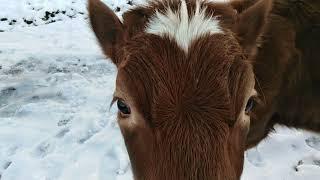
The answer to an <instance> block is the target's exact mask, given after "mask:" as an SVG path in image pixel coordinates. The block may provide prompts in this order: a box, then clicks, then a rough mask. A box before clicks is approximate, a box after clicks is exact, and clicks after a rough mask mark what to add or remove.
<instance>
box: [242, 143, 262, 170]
mask: <svg viewBox="0 0 320 180" xmlns="http://www.w3.org/2000/svg"><path fill="white" fill-rule="evenodd" d="M246 157H247V160H248V161H249V162H250V163H251V164H253V165H254V166H256V167H263V166H264V165H265V162H264V160H263V158H262V157H261V154H260V153H259V151H258V149H257V148H255V149H251V150H249V151H247V152H246Z"/></svg>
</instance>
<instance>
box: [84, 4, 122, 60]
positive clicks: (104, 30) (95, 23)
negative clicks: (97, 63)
mask: <svg viewBox="0 0 320 180" xmlns="http://www.w3.org/2000/svg"><path fill="white" fill-rule="evenodd" d="M88 10H89V18H90V23H91V26H92V30H93V31H94V33H95V35H96V37H97V39H98V42H99V44H100V46H101V48H102V50H103V52H104V53H105V55H106V56H108V57H109V58H111V60H112V61H113V63H114V64H118V63H119V62H117V57H116V49H117V47H118V46H119V45H120V44H121V43H122V42H123V39H124V28H123V25H122V23H121V21H120V20H119V18H118V17H117V15H116V14H115V13H114V12H113V11H112V10H111V9H110V8H109V7H108V6H106V5H105V4H104V3H103V2H101V1H100V0H89V2H88Z"/></svg>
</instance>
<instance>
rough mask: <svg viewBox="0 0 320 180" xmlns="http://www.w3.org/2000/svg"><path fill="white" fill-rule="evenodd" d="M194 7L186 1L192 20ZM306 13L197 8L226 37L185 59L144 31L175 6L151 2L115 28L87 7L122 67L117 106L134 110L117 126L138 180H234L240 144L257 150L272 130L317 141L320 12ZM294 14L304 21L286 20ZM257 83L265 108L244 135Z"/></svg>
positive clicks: (282, 6) (284, 2) (208, 39)
mask: <svg viewBox="0 0 320 180" xmlns="http://www.w3.org/2000/svg"><path fill="white" fill-rule="evenodd" d="M195 1H196V0H187V2H188V11H189V16H192V12H193V11H194V9H195V8H194V7H195ZM304 3H305V4H307V5H305V4H303V3H302V4H299V5H298V4H295V3H293V1H290V0H274V3H273V4H272V1H271V0H243V1H234V2H231V3H212V2H206V1H203V2H202V3H201V6H206V7H207V9H206V13H207V15H208V16H214V17H216V18H219V20H220V26H221V27H222V28H223V30H224V34H214V35H206V36H203V37H201V38H199V39H198V40H196V41H194V42H193V43H192V44H191V46H190V52H189V53H188V54H186V53H185V52H184V51H183V50H182V49H181V48H180V47H179V46H178V45H177V43H176V42H175V41H173V40H171V39H170V38H169V37H159V36H156V35H152V34H147V33H145V31H144V29H145V28H146V26H147V23H148V21H149V19H150V17H152V15H153V14H154V13H155V11H156V10H158V11H160V12H163V11H164V10H165V9H166V8H167V7H168V6H169V7H171V8H172V9H173V10H174V11H177V10H178V7H179V6H180V1H178V0H164V1H153V2H151V3H149V4H148V5H147V6H141V7H137V8H135V9H133V10H130V11H128V12H127V13H125V14H124V15H123V19H124V20H123V23H121V22H120V21H119V20H118V19H117V17H116V15H115V14H114V13H113V12H112V11H111V10H110V9H109V8H108V7H106V6H105V5H103V4H102V3H101V2H100V1H99V0H89V13H90V21H91V24H92V28H93V31H94V32H95V34H96V36H97V39H98V41H99V43H100V45H101V47H102V50H103V51H104V53H105V54H106V55H107V56H108V57H110V58H111V60H112V61H113V62H114V63H115V64H116V65H117V67H118V76H117V89H116V93H115V94H116V96H117V97H116V98H121V99H124V100H125V101H126V103H127V104H128V105H129V106H130V107H131V110H132V113H131V115H130V116H129V117H121V116H119V125H120V128H121V131H122V134H123V137H124V140H125V142H126V146H127V149H128V153H129V156H130V160H131V163H132V169H133V173H134V176H135V179H152V180H157V179H159V180H162V179H174V180H176V179H201V180H205V179H215V180H236V179H240V176H241V173H242V168H243V153H244V151H245V149H246V144H247V147H251V146H253V145H255V144H256V143H258V142H259V141H261V139H263V138H264V137H265V136H266V135H267V134H268V132H269V131H270V130H271V129H272V127H273V125H274V124H275V123H280V124H284V125H287V126H292V127H299V128H305V129H311V130H315V131H320V126H319V124H320V121H319V119H320V118H319V115H320V111H319V107H320V106H319V102H320V101H319V100H320V99H319V97H320V96H319V92H320V91H317V90H319V89H320V86H319V85H318V84H317V82H320V75H319V74H317V73H316V72H317V71H316V70H317V69H316V68H314V67H315V66H317V65H319V62H318V61H317V58H319V52H320V51H319V50H320V49H319V48H318V47H317V42H318V41H317V40H319V33H320V32H319V24H318V22H319V17H320V15H319V11H320V7H319V6H318V4H316V3H314V2H312V1H311V0H309V1H307V0H306V1H304ZM308 3H309V4H308ZM292 6H294V7H296V8H297V9H299V8H300V9H299V10H301V9H302V10H304V11H303V12H304V13H305V14H303V16H305V17H308V18H306V19H303V21H302V20H301V18H300V16H298V15H296V14H295V13H297V12H296V11H293V12H290V13H288V12H286V11H289V10H290V11H291V7H292ZM272 7H273V8H272ZM310 8H311V9H310ZM270 11H271V12H270ZM297 11H298V10H297ZM316 38H318V39H316ZM316 53H317V54H316ZM317 67H319V66H317ZM254 76H255V78H256V82H255V89H256V90H257V91H258V94H259V99H260V101H261V103H259V104H258V106H257V107H256V108H255V109H254V112H252V113H251V114H250V116H251V123H250V126H251V127H250V132H249V134H247V133H248V130H249V129H248V128H249V124H248V123H245V122H244V119H245V116H244V114H243V111H244V107H245V104H246V102H247V101H248V98H249V97H250V96H251V91H252V90H253V85H254ZM119 96H121V97H119ZM317 98H318V99H317ZM247 135H248V136H247ZM247 138H248V141H247Z"/></svg>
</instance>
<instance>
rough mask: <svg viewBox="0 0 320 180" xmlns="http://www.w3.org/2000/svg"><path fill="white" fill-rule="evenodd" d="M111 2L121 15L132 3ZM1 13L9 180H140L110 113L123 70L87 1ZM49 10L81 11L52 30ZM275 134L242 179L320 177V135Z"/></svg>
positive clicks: (4, 179) (44, 2)
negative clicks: (106, 52)
mask: <svg viewBox="0 0 320 180" xmlns="http://www.w3.org/2000/svg"><path fill="white" fill-rule="evenodd" d="M104 1H105V2H106V3H107V4H108V5H110V6H111V7H112V8H113V9H114V10H115V11H117V10H119V9H118V8H117V7H119V8H120V10H119V12H118V14H119V15H120V14H121V13H122V12H123V10H125V9H127V8H128V7H130V4H131V3H129V4H128V3H127V1H126V0H121V1H117V0H113V1H112V0H109V1H108V0H104ZM139 2H142V0H141V1H139ZM133 3H136V1H134V0H133ZM30 7H37V8H35V9H39V10H32V8H31V9H30ZM71 7H72V8H71ZM18 8H21V9H22V10H21V9H18ZM0 9H1V10H0V20H1V18H7V19H9V20H5V21H0V31H1V30H2V31H4V32H0V179H1V180H82V179H83V180H88V179H90V180H95V179H96V180H114V179H115V180H116V179H118V180H131V179H132V173H131V169H130V164H129V160H128V156H127V152H126V150H125V147H124V144H123V141H122V137H121V134H120V131H119V128H118V126H117V123H116V120H115V119H116V113H115V111H116V110H115V108H111V110H109V104H110V101H111V97H112V93H113V90H114V81H115V76H116V69H115V67H114V66H113V65H112V64H111V63H109V62H108V61H106V60H105V59H104V57H103V55H102V54H101V52H100V49H99V47H98V46H97V44H96V42H95V38H94V36H93V34H92V33H91V31H90V28H89V26H88V22H87V19H86V12H85V0H72V1H71V0H11V1H8V0H0ZM71 9H73V10H71ZM47 10H50V13H51V12H57V11H58V10H59V12H62V10H66V14H67V12H68V13H69V12H71V11H74V12H81V13H80V14H79V13H78V14H77V15H76V16H75V17H69V16H65V15H64V14H60V13H58V14H59V16H60V17H59V18H60V19H59V20H56V21H55V22H53V21H52V22H50V23H46V21H45V20H42V19H41V18H42V15H43V13H44V14H45V11H47ZM48 12H49V11H48ZM26 18H31V19H33V20H36V21H35V22H37V23H31V24H29V25H28V24H27V23H26V22H24V20H23V19H26ZM52 18H56V16H55V17H52ZM12 19H15V20H16V23H15V24H12V25H9V23H10V21H11V20H12ZM51 20H53V19H51ZM40 21H41V22H40ZM276 129H277V133H274V134H272V135H271V136H270V138H268V139H267V140H265V141H263V142H262V143H260V144H259V146H258V147H257V148H254V149H252V150H250V151H248V152H246V160H245V169H244V173H243V177H242V179H243V180H257V179H259V180H318V179H320V136H319V135H316V134H312V133H309V132H303V131H297V130H289V129H287V128H284V127H277V128H276Z"/></svg>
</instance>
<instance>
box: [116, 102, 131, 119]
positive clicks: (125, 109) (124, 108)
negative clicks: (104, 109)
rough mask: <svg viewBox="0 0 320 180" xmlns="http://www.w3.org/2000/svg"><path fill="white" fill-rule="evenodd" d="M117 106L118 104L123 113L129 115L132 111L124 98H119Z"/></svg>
mask: <svg viewBox="0 0 320 180" xmlns="http://www.w3.org/2000/svg"><path fill="white" fill-rule="evenodd" d="M117 106H118V109H119V112H120V113H122V114H124V115H129V114H130V113H131V110H130V108H129V106H128V105H127V104H126V103H125V102H124V101H123V100H120V99H119V100H118V101H117Z"/></svg>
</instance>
